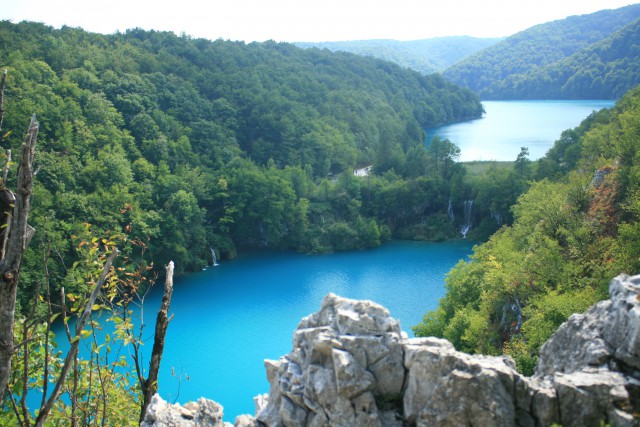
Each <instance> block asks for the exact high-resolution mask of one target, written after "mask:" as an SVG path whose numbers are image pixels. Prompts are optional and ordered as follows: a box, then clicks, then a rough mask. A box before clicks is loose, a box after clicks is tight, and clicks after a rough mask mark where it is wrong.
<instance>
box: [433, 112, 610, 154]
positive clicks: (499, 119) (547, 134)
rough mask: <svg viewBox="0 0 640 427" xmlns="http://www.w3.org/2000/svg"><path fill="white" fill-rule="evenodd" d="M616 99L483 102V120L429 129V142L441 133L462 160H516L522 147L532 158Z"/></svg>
mask: <svg viewBox="0 0 640 427" xmlns="http://www.w3.org/2000/svg"><path fill="white" fill-rule="evenodd" d="M614 103H615V101H607V100H604V101H603V100H596V101H593V100H592V101H585V100H579V101H573V100H571V101H483V102H482V105H483V106H484V109H485V111H486V114H485V115H484V117H482V118H481V119H477V120H469V121H466V122H461V123H454V124H451V125H447V126H440V127H436V128H430V129H427V138H426V141H427V145H428V144H429V143H430V142H431V139H432V138H433V137H434V136H435V135H438V136H440V137H441V138H445V139H448V140H449V141H451V142H453V143H454V144H456V145H457V146H458V147H460V151H461V153H460V161H463V162H467V161H472V160H498V161H513V160H515V159H516V157H517V156H518V154H519V153H520V147H527V148H528V149H529V159H531V160H536V159H539V158H541V157H543V156H544V155H545V153H546V152H547V150H549V148H551V147H552V146H553V143H554V142H555V141H556V140H557V139H559V138H560V134H561V133H562V131H564V130H566V129H572V128H574V127H576V126H578V125H579V124H580V122H581V121H582V120H584V119H585V118H586V117H587V116H588V115H589V114H591V113H592V112H593V111H597V110H600V109H602V108H610V107H612V106H613V105H614Z"/></svg>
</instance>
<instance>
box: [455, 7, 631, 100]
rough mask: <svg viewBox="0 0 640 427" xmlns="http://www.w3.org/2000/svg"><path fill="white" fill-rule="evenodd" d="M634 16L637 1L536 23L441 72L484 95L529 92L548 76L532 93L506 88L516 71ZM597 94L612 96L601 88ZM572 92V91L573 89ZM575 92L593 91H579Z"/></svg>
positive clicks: (582, 44) (559, 55)
mask: <svg viewBox="0 0 640 427" xmlns="http://www.w3.org/2000/svg"><path fill="white" fill-rule="evenodd" d="M638 18H640V4H636V5H631V6H627V7H623V8H620V9H616V10H603V11H600V12H596V13H593V14H589V15H581V16H572V17H569V18H566V19H563V20H559V21H553V22H549V23H546V24H541V25H536V26H534V27H532V28H530V29H528V30H525V31H522V32H520V33H518V34H515V35H513V36H511V37H509V38H507V39H505V40H503V41H502V42H500V43H498V44H496V45H494V46H491V47H489V48H487V49H485V50H483V51H481V52H478V53H476V54H474V55H472V56H470V57H468V58H466V59H464V60H462V61H461V62H459V63H458V64H456V65H454V66H452V67H450V68H449V69H447V70H445V72H444V73H443V75H444V76H445V78H447V79H449V80H450V81H452V82H456V83H458V84H461V85H463V86H466V87H468V88H470V89H472V90H473V91H475V92H477V93H478V94H479V95H480V97H481V98H484V99H500V98H503V97H504V98H513V97H517V98H533V97H535V96H536V95H535V94H536V93H538V91H540V90H544V88H545V86H546V85H547V84H548V83H549V84H551V82H548V81H546V79H544V78H540V79H538V80H539V82H538V84H539V85H540V86H541V88H539V89H536V88H534V89H533V90H532V93H528V92H526V91H525V90H524V88H523V91H522V92H517V93H513V92H510V89H511V87H510V85H513V83H514V82H515V81H517V80H519V77H516V76H518V75H525V74H527V73H531V74H532V75H533V74H534V73H535V72H537V71H538V70H540V69H542V68H543V67H545V66H548V65H550V64H554V63H556V62H558V61H561V60H563V59H565V58H568V57H570V56H571V55H574V54H576V53H577V52H579V51H581V50H582V49H586V48H588V47H589V46H591V45H593V44H594V43H597V42H600V41H602V40H605V39H607V38H608V37H610V36H612V35H613V34H614V33H615V32H616V31H619V30H621V29H622V28H623V27H625V26H627V25H629V24H630V23H631V22H633V21H635V20H636V19H638ZM631 53H632V54H633V52H631ZM576 72H577V71H576ZM578 73H579V72H578ZM551 77H552V79H553V78H555V76H551ZM595 77H596V76H594V78H595ZM568 95H570V93H567V96H568ZM594 95H595V94H594ZM599 95H600V96H601V97H602V96H604V97H605V98H612V97H614V95H613V94H606V93H599ZM571 96H572V97H576V95H575V94H572V95H571ZM578 97H593V95H591V94H588V95H585V93H584V92H583V93H581V96H578Z"/></svg>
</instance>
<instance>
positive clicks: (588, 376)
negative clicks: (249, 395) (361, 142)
mask: <svg viewBox="0 0 640 427" xmlns="http://www.w3.org/2000/svg"><path fill="white" fill-rule="evenodd" d="M610 296H611V299H609V300H607V301H603V302H600V303H598V304H596V305H594V306H593V307H592V308H591V309H589V310H588V311H587V312H586V313H584V314H579V315H573V316H571V318H570V319H569V320H568V321H567V322H566V323H564V324H563V325H562V326H561V327H560V329H559V330H558V331H557V332H556V333H555V334H554V335H553V336H552V337H551V338H550V339H549V341H548V342H547V343H546V344H545V345H544V346H543V347H542V348H541V350H540V361H539V363H538V365H537V367H536V372H535V375H534V376H533V377H531V378H527V377H523V376H522V375H520V374H519V373H518V372H516V370H515V366H514V363H513V361H512V360H511V359H510V358H506V357H489V356H472V355H468V354H464V353H460V352H458V351H456V350H455V349H454V348H453V346H452V345H451V344H450V343H449V342H448V341H446V340H442V339H437V338H413V339H408V338H407V337H406V335H404V334H403V333H402V332H401V331H400V326H399V324H398V322H397V321H396V320H395V319H393V318H392V317H391V316H390V315H389V312H388V311H387V310H386V309H385V308H384V307H382V306H380V305H378V304H375V303H373V302H370V301H354V300H349V299H345V298H341V297H338V296H336V295H332V294H330V295H327V296H326V297H325V298H324V300H323V302H322V307H321V309H320V311H318V312H317V313H314V314H312V315H310V316H308V317H306V318H304V319H303V320H302V321H301V322H300V325H299V326H298V329H297V330H296V331H295V333H294V348H293V351H292V352H291V353H289V354H288V355H286V356H284V357H282V358H280V360H278V361H272V360H269V361H266V362H265V366H266V369H267V377H268V379H269V383H270V385H271V389H270V392H269V395H268V396H260V397H258V398H256V407H257V411H256V417H255V418H252V417H249V416H243V417H238V419H237V420H236V426H237V427H249V426H268V427H281V426H286V427H289V426H310V427H320V426H345V427H346V426H363V427H365V426H366V427H370V426H374V427H375V426H379V427H387V426H389V427H395V426H398V427H400V426H458V425H470V426H489V425H491V426H513V425H521V426H546V425H551V424H553V423H560V424H562V425H563V426H589V425H594V426H599V425H600V422H601V421H604V422H606V423H609V424H611V425H613V426H635V425H638V418H635V419H634V415H635V416H636V417H638V416H640V276H636V277H632V278H630V277H627V276H624V275H622V276H619V277H617V278H616V279H614V280H613V281H612V282H611V285H610ZM160 401H161V399H156V400H154V402H153V403H152V405H151V406H150V409H149V411H148V413H147V418H146V419H145V423H143V425H144V426H145V427H146V426H152V425H154V426H160V425H180V426H182V425H185V426H187V425H189V426H192V425H193V426H205V425H206V426H209V425H211V426H215V427H221V426H222V421H221V418H222V413H221V410H220V418H218V419H217V421H215V423H212V424H204V423H203V422H204V421H203V420H208V419H209V418H210V417H209V414H211V413H213V412H216V411H214V410H211V409H208V408H213V406H212V405H211V404H213V405H216V404H215V403H214V402H211V404H209V403H206V404H205V402H204V399H200V400H199V401H198V405H199V406H197V407H193V406H191V407H189V406H187V405H185V407H184V408H181V407H179V406H177V405H174V406H170V405H166V403H165V404H164V405H165V407H158V406H157V405H158V402H160ZM191 405H193V404H191ZM185 408H186V409H187V410H188V411H189V412H190V413H191V414H192V416H193V417H192V420H191V421H190V422H191V424H178V423H177V422H174V423H173V424H169V423H166V424H165V421H162V420H175V419H177V418H175V417H178V416H179V415H180V411H181V410H184V409H185ZM199 408H200V409H199ZM201 408H206V409H204V410H201ZM166 409H170V412H171V411H177V412H176V413H174V414H173V415H171V416H172V417H174V418H166V417H165V418H162V417H161V416H160V415H159V414H161V413H162V412H163V411H165V410H166ZM201 412H202V413H203V414H206V415H203V416H198V415H196V414H200V413H201ZM216 413H217V412H216ZM163 416H164V415H163ZM198 420H199V421H198ZM181 422H182V421H181ZM216 423H217V424H216Z"/></svg>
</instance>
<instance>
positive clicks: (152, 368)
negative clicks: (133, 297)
mask: <svg viewBox="0 0 640 427" xmlns="http://www.w3.org/2000/svg"><path fill="white" fill-rule="evenodd" d="M172 294H173V261H170V262H169V265H167V269H166V280H165V282H164V294H163V295H162V303H161V304H160V310H158V316H157V317H156V331H155V337H154V341H153V350H152V352H151V361H150V362H149V376H148V377H147V379H146V380H144V379H142V378H141V377H140V378H139V379H140V386H141V388H142V393H143V395H144V399H143V402H142V408H141V410H140V422H142V421H143V419H144V414H145V412H147V407H148V406H149V403H150V402H151V398H152V397H153V394H154V393H156V392H157V391H158V372H159V371H160V361H161V360H162V353H163V351H164V338H165V336H166V334H167V327H168V326H169V322H170V321H171V319H172V318H173V316H171V317H168V314H169V307H170V306H171V295H172Z"/></svg>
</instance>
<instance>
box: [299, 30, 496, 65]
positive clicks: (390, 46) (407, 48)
mask: <svg viewBox="0 0 640 427" xmlns="http://www.w3.org/2000/svg"><path fill="white" fill-rule="evenodd" d="M500 40H502V39H501V38H477V37H469V36H451V37H434V38H430V39H424V40H410V41H399V40H353V41H338V42H317V43H312V42H299V43H295V45H296V46H300V47H303V48H310V47H317V48H320V49H329V50H331V51H334V52H336V51H342V52H351V53H355V54H358V55H363V56H372V57H374V58H378V59H383V60H385V61H391V62H395V63H396V64H398V65H400V66H401V67H405V68H411V69H412V70H416V71H419V72H421V73H422V74H431V73H436V72H440V71H443V70H445V69H446V68H448V67H450V66H451V65H453V64H455V63H456V62H458V61H460V60H462V59H463V58H465V57H467V56H469V55H472V54H473V53H475V52H477V51H479V50H482V49H484V48H486V47H489V46H492V45H494V44H496V43H498V42H499V41H500Z"/></svg>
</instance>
